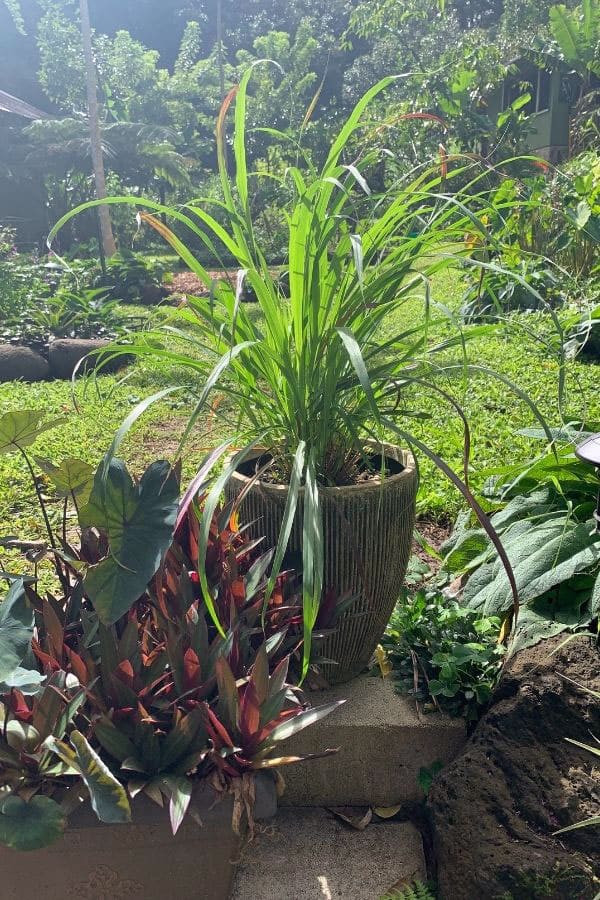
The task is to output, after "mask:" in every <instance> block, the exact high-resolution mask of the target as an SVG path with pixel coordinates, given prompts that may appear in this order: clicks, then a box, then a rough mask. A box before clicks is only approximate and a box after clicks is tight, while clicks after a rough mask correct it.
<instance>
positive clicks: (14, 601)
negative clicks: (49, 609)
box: [0, 579, 33, 683]
mask: <svg viewBox="0 0 600 900" xmlns="http://www.w3.org/2000/svg"><path fill="white" fill-rule="evenodd" d="M32 637H33V607H32V606H31V604H30V603H29V602H28V600H27V596H26V594H25V588H24V586H23V581H22V580H21V579H19V580H18V581H15V582H14V583H13V584H12V585H11V588H10V590H9V592H8V594H7V595H6V597H5V599H4V600H3V601H2V603H0V683H1V682H4V681H6V680H7V679H8V678H10V676H12V675H13V674H14V673H15V672H16V670H17V669H18V668H19V666H20V665H21V663H22V662H23V659H24V658H25V655H26V654H27V651H28V650H29V647H30V645H31V639H32Z"/></svg>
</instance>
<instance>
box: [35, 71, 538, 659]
mask: <svg viewBox="0 0 600 900" xmlns="http://www.w3.org/2000/svg"><path fill="white" fill-rule="evenodd" d="M251 75H252V70H249V71H248V72H247V73H246V74H245V75H244V77H243V78H242V80H241V83H240V85H239V86H238V87H236V88H235V89H234V90H232V91H231V92H230V94H229V95H228V96H227V98H226V99H225V101H224V103H223V107H222V109H221V112H220V115H219V118H218V123H217V150H218V165H219V173H220V180H221V188H222V195H223V200H222V201H214V200H213V201H206V202H202V201H194V202H192V203H189V204H188V205H187V206H186V207H184V208H177V209H169V208H166V207H163V206H161V205H160V204H157V203H153V202H151V201H145V200H139V199H138V198H131V197H121V198H111V199H110V201H108V202H111V203H134V204H136V205H138V206H139V207H141V208H145V209H146V210H151V211H152V213H163V214H165V215H166V216H170V217H171V219H172V220H174V222H175V227H176V229H177V230H176V231H174V230H171V229H170V228H168V227H167V226H166V225H164V224H163V222H162V221H161V220H160V219H159V218H158V217H157V216H156V215H154V214H152V213H151V212H143V213H141V215H140V218H141V220H142V221H143V222H145V223H146V224H147V225H149V226H151V227H152V228H153V229H154V230H155V231H157V232H158V233H159V234H161V235H162V236H163V237H164V238H165V240H166V241H167V242H168V243H169V244H170V245H171V246H172V248H173V249H174V250H175V251H176V252H177V253H178V254H179V256H180V257H181V259H182V260H183V262H184V263H185V264H186V265H187V266H188V267H189V268H190V269H191V270H192V271H193V272H195V273H196V275H197V276H198V278H199V279H200V281H201V282H202V283H203V284H204V285H205V286H206V288H207V289H208V291H209V293H210V296H208V297H187V298H186V300H185V302H184V303H183V305H182V307H181V308H180V309H179V310H178V311H177V312H176V313H174V315H173V319H172V320H171V321H170V322H167V323H166V324H165V326H164V328H162V330H161V331H160V332H159V333H151V334H146V335H144V336H142V337H140V339H139V340H137V341H136V342H135V343H134V345H133V346H132V347H130V348H128V352H132V353H134V354H138V355H140V356H144V355H151V356H154V357H156V358H157V359H160V360H162V361H163V363H164V364H165V365H166V364H173V365H176V366H185V367H188V368H190V369H192V370H195V371H196V372H199V373H200V374H201V375H202V376H203V378H204V387H203V388H202V390H201V391H200V392H199V394H198V396H197V398H196V401H195V403H194V408H193V412H192V414H191V416H190V420H189V426H188V429H187V432H186V436H187V434H188V433H189V432H190V431H191V429H192V428H193V427H194V424H195V423H196V422H197V421H198V420H199V418H200V417H201V416H203V415H206V414H207V413H208V412H209V411H210V409H211V405H212V409H213V411H214V412H215V414H216V415H220V414H223V415H224V416H225V418H226V419H230V418H233V419H234V420H235V422H236V425H235V428H236V443H238V444H239V445H241V446H243V447H245V449H244V450H242V451H241V452H240V453H238V454H237V455H236V457H235V459H234V460H233V462H232V463H231V465H229V466H228V467H227V469H226V471H225V474H224V476H223V479H222V480H220V481H219V482H217V485H216V487H217V488H218V489H222V488H223V485H224V484H225V481H226V480H227V477H228V475H231V473H232V472H233V471H234V470H235V468H236V467H237V466H238V465H240V464H241V463H242V462H243V460H244V459H245V457H246V456H247V455H248V454H249V453H250V452H251V451H252V449H253V448H254V447H256V446H257V445H262V446H263V447H266V448H267V451H268V454H269V455H270V456H271V458H272V467H271V472H270V474H269V477H270V478H273V479H274V480H277V481H279V482H280V483H289V491H288V495H287V504H286V508H285V513H284V522H283V527H282V529H281V533H280V537H279V541H278V545H277V548H276V552H275V560H274V562H275V566H274V569H275V571H277V569H278V567H279V565H280V564H281V561H282V559H283V556H284V553H285V549H286V546H287V544H288V540H289V537H290V533H291V529H292V523H293V521H294V516H295V513H296V508H297V506H298V498H299V491H300V488H301V487H304V501H303V504H304V505H303V508H304V512H303V516H304V520H303V521H304V525H303V607H304V626H305V643H304V649H305V653H304V671H306V670H307V668H308V665H309V660H310V635H311V629H312V628H313V626H314V624H315V622H316V620H317V616H318V611H319V604H320V600H321V594H322V587H323V553H322V546H323V521H322V512H321V504H320V498H319V489H320V488H321V487H322V486H324V485H325V486H327V485H342V484H352V483H354V482H355V481H356V480H357V479H359V478H360V477H361V476H362V477H364V470H365V469H367V471H368V470H369V468H370V467H371V469H372V463H371V462H370V460H369V458H368V455H367V453H366V451H365V441H366V440H368V439H375V440H376V441H383V439H384V437H385V436H387V437H389V436H390V435H393V436H394V438H399V439H400V440H401V441H402V442H403V443H404V444H405V445H407V446H409V447H410V448H412V449H414V450H418V451H421V452H422V453H424V454H426V455H427V456H429V457H430V458H432V459H433V460H434V461H435V462H436V464H437V465H439V466H440V467H441V468H442V469H443V471H444V472H445V473H446V474H447V475H448V476H449V477H450V478H452V480H453V481H454V483H455V484H456V485H457V487H458V488H459V489H460V490H461V491H462V492H463V494H464V495H465V496H466V497H467V499H468V501H469V502H470V503H471V505H472V506H473V508H474V509H475V511H476V514H477V515H478V517H479V518H480V520H481V522H482V527H483V528H485V529H488V531H490V535H491V539H492V541H495V542H496V544H497V546H498V551H499V553H500V554H501V556H503V551H502V548H501V545H500V544H499V543H498V542H497V540H496V537H495V535H494V533H493V531H492V530H490V527H489V523H488V522H487V519H486V517H485V515H484V513H483V511H482V510H481V509H480V508H479V506H478V504H477V503H476V501H475V498H474V497H473V496H472V494H471V492H470V490H469V488H468V483H467V477H466V476H467V470H468V457H469V452H468V447H469V443H470V442H469V435H468V426H467V423H466V421H465V420H464V415H463V413H462V411H461V409H460V407H459V406H458V404H457V403H456V402H455V400H454V399H453V398H452V396H450V394H449V393H447V390H446V384H447V379H448V378H449V377H450V378H452V377H454V376H456V375H465V374H468V373H469V371H471V370H472V369H473V368H475V369H478V367H470V366H469V365H468V362H467V360H466V357H465V352H464V346H465V341H466V339H467V337H475V336H476V335H477V334H481V333H483V332H484V331H485V330H486V329H487V328H489V327H492V326H480V328H479V330H477V329H474V330H471V331H470V332H469V334H468V335H467V334H466V333H465V332H463V331H462V330H461V328H460V326H459V325H458V324H456V333H455V334H449V335H448V337H447V338H446V339H445V340H440V341H432V340H431V338H430V330H431V328H432V326H434V325H437V324H440V323H445V324H448V323H450V324H451V325H452V324H453V319H452V315H451V314H450V313H449V312H448V310H447V309H445V308H444V307H442V306H441V305H439V304H436V303H435V302H434V301H433V299H432V298H431V295H430V284H429V276H430V275H431V274H433V273H434V272H436V271H440V270H442V269H444V268H446V267H448V266H452V265H456V263H457V260H459V259H460V260H463V261H464V263H465V265H479V264H480V263H478V262H477V260H476V259H474V258H473V257H472V254H471V253H470V251H469V250H468V248H466V247H465V244H464V235H465V234H466V233H472V232H473V231H476V232H477V234H478V235H479V236H480V239H481V242H482V243H485V242H486V241H487V239H488V233H487V229H486V226H485V217H484V216H483V215H482V214H481V213H482V208H484V207H485V206H486V203H487V202H488V201H487V199H486V198H487V193H486V189H485V184H484V181H483V180H482V179H483V178H484V176H483V175H482V173H481V172H478V173H477V174H475V175H474V174H473V171H472V167H473V162H472V160H466V161H464V160H463V161H459V162H458V165H457V167H456V168H455V169H453V170H452V171H450V168H449V161H448V158H447V155H446V154H445V152H442V153H441V157H440V160H439V162H438V163H437V164H436V166H435V167H434V168H425V167H424V168H423V169H422V170H421V171H419V172H418V173H417V174H416V176H415V174H414V173H413V174H412V175H411V176H410V178H409V179H408V180H407V181H406V182H404V183H401V184H395V185H394V187H393V189H392V190H390V191H389V192H388V193H386V194H384V195H375V194H374V193H373V192H372V191H371V188H370V187H369V175H370V173H371V172H372V171H373V169H374V167H375V166H376V164H377V163H378V162H379V151H373V150H372V149H368V150H367V151H366V152H362V151H361V150H360V148H359V145H360V141H359V133H360V132H361V129H363V126H364V127H367V142H368V129H369V127H371V126H368V125H367V126H365V123H364V122H363V117H364V115H365V113H366V111H367V109H368V106H369V103H370V102H371V101H372V100H374V99H375V98H376V97H377V96H378V95H380V94H381V92H382V91H383V90H384V89H386V88H387V87H389V86H390V85H392V84H393V83H394V81H395V79H394V78H393V77H390V78H386V79H384V80H383V81H381V82H379V83H378V84H377V85H375V86H374V87H373V88H372V89H371V90H370V91H368V92H367V94H366V95H365V96H364V97H363V98H362V99H361V100H360V101H359V103H358V104H357V106H356V108H355V109H354V111H353V112H352V113H351V115H350V117H349V118H348V120H347V122H346V124H345V125H344V126H343V128H342V129H341V131H340V133H339V135H338V136H337V137H336V139H335V140H334V141H333V143H332V145H331V148H330V151H329V154H328V156H327V159H326V160H325V162H324V164H323V166H322V168H321V169H320V170H317V169H316V168H315V167H314V166H313V165H312V164H311V162H310V160H309V159H308V158H306V159H305V160H304V163H305V164H304V165H303V166H302V167H300V165H290V167H289V168H288V169H287V171H286V174H285V181H286V183H287V184H289V185H291V186H292V187H293V189H294V200H293V202H292V203H291V206H290V207H289V209H288V210H287V216H288V259H287V269H288V273H289V278H288V279H287V280H288V281H289V291H287V290H286V291H285V292H284V291H283V290H282V288H281V281H280V278H279V276H278V275H277V274H275V273H273V271H272V270H271V268H270V267H269V264H268V261H267V259H266V256H265V254H264V252H263V250H262V249H261V247H260V246H259V243H258V241H257V232H256V230H255V227H254V224H253V220H252V213H251V195H252V185H253V181H252V179H253V178H255V177H258V175H255V174H251V173H250V172H249V165H248V158H247V153H246V136H247V127H246V108H247V102H248V99H249V85H250V80H251ZM315 102H316V101H315ZM234 103H235V132H234V136H233V157H234V159H233V165H232V169H234V171H235V175H234V176H231V175H230V174H229V168H228V162H227V148H228V138H227V133H226V132H227V127H226V125H227V116H228V113H229V111H230V108H231V107H232V106H233V105H234ZM311 109H312V107H311ZM310 112H311V110H309V112H308V114H307V120H308V118H309V117H310ZM407 118H426V116H425V115H424V114H418V115H416V114H415V115H411V116H408V117H407ZM271 133H272V134H273V135H274V136H275V138H276V139H278V140H280V141H283V142H287V143H288V144H289V141H290V138H289V136H288V135H285V134H281V133H277V132H274V131H273V132H271ZM301 137H302V135H300V138H299V140H298V143H297V145H296V143H295V142H293V146H292V150H293V155H297V158H298V159H302V158H303V151H302V147H301ZM363 138H364V134H363ZM486 177H487V173H486ZM411 179H412V180H411ZM467 182H468V183H467ZM465 184H466V186H465ZM453 185H454V191H453V193H449V192H448V191H449V190H450V189H451V187H452V186H453ZM461 185H462V187H461ZM211 203H212V205H213V206H215V207H216V211H215V213H214V215H213V214H212V212H211V210H210V206H211ZM503 203H504V201H502V200H501V199H498V201H497V210H496V211H497V212H501V211H502V209H503V208H508V206H507V205H506V204H504V206H503ZM93 205H95V204H94V203H91V204H86V205H85V206H82V207H80V208H79V210H75V211H74V212H72V213H69V214H68V215H67V216H65V217H64V218H63V219H62V220H61V221H60V222H59V223H57V225H56V226H55V228H54V229H53V231H52V233H51V235H50V240H51V239H52V237H53V236H54V235H55V234H56V232H57V231H58V230H59V229H60V228H61V227H62V226H63V225H64V224H65V222H66V221H68V219H70V218H71V217H72V216H73V215H75V214H77V212H79V211H80V210H83V209H86V208H88V207H89V206H93ZM513 205H514V200H513V199H511V200H510V206H511V208H512V206H513ZM223 220H225V221H226V225H222V224H221V222H222V221H223ZM184 231H185V232H187V234H188V235H189V236H190V238H191V239H192V240H193V241H195V242H198V241H199V242H200V243H201V244H202V245H203V246H204V247H206V248H207V249H208V250H209V252H210V254H211V255H212V257H213V258H214V259H215V261H218V260H219V259H220V254H221V252H223V251H226V253H227V256H228V257H229V258H231V257H233V258H234V259H235V260H236V262H237V265H238V269H239V270H238V272H237V276H235V277H233V278H232V279H229V278H222V279H217V280H214V279H213V277H212V275H211V273H210V272H209V271H208V270H207V269H206V268H205V267H204V266H203V265H201V264H200V262H199V261H198V259H197V258H196V257H195V256H194V254H193V252H192V250H191V249H190V248H189V247H188V246H186V243H185V241H184V239H182V238H181V237H180V236H179V235H180V234H181V233H182V232H184ZM461 248H462V249H461ZM481 264H482V265H483V263H481ZM487 265H488V268H493V265H492V264H487ZM245 286H250V288H251V289H252V290H253V291H254V293H255V295H256V298H257V301H258V306H259V313H260V317H259V318H258V317H257V316H256V315H255V314H253V313H252V312H249V311H248V310H247V309H246V308H245V306H244V305H243V304H242V302H241V300H242V296H243V292H244V288H245ZM414 303H420V304H422V308H423V319H422V323H421V324H420V325H417V326H411V327H409V328H406V329H402V328H401V329H400V330H399V331H397V332H395V331H391V330H389V329H388V330H386V322H387V320H388V318H389V317H390V314H392V313H395V312H397V310H398V309H400V308H401V307H402V306H403V305H405V304H414ZM175 341H176V345H177V349H173V343H174V342H175ZM186 347H187V348H189V349H185V348H186ZM453 353H455V354H456V358H453ZM478 370H479V369H478ZM479 371H480V370H479ZM441 379H444V388H442V387H441V386H440V382H441ZM216 391H218V392H220V394H221V398H217V400H214V401H213V398H212V395H213V394H214V393H215V392H216ZM415 391H426V392H429V393H431V392H433V394H434V395H435V396H437V397H438V399H439V400H440V402H442V403H444V404H447V405H448V406H449V408H450V409H451V410H452V411H453V412H454V413H456V414H458V415H459V416H460V417H461V418H462V420H463V421H464V425H465V446H466V448H467V449H466V452H465V479H464V481H462V480H461V479H460V478H458V477H457V476H456V475H455V474H454V473H453V472H451V471H450V470H449V469H448V466H447V465H446V464H445V463H444V462H443V461H442V460H441V459H440V458H439V457H438V456H437V455H436V454H435V452H434V451H432V450H431V449H430V448H429V447H428V446H427V445H426V444H425V443H423V442H422V441H421V440H419V439H418V438H417V437H416V436H415V435H414V434H412V433H411V429H410V413H408V412H407V410H408V404H407V401H406V399H405V398H406V396H407V394H410V393H414V392H415ZM223 395H224V396H225V398H226V400H225V401H224V402H221V399H222V397H223ZM227 400H228V401H229V402H227ZM232 407H233V411H232ZM534 412H536V411H535V409H534ZM405 413H406V414H405ZM413 414H414V413H413ZM536 414H537V412H536ZM184 439H185V438H184ZM217 493H218V491H217V492H216V493H214V494H212V495H211V498H210V503H209V504H208V507H209V510H210V514H212V507H213V505H214V504H216V498H217ZM503 558H504V560H505V562H507V561H506V558H505V557H504V556H503ZM272 587H273V579H271V581H270V583H269V587H268V590H267V597H268V596H269V593H270V591H271V589H272ZM515 595H516V591H515ZM205 596H206V591H205ZM215 623H216V624H217V626H218V628H219V629H221V628H222V625H221V623H220V622H218V620H216V619H215Z"/></svg>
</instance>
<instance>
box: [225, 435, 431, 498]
mask: <svg viewBox="0 0 600 900" xmlns="http://www.w3.org/2000/svg"><path fill="white" fill-rule="evenodd" d="M363 446H364V447H365V448H367V447H369V448H370V447H372V448H373V449H379V450H383V454H384V456H385V457H389V458H390V459H393V460H395V461H396V462H401V463H402V465H403V466H404V468H403V469H402V471H401V472H396V473H395V474H393V475H389V476H388V477H387V478H384V479H383V481H377V482H373V481H371V482H369V481H363V482H360V483H359V484H342V485H326V486H323V485H319V493H324V494H329V495H336V496H339V495H340V494H342V495H344V494H350V493H353V492H358V491H362V492H363V493H364V492H365V491H370V492H371V491H378V490H381V489H382V488H385V487H387V486H391V485H396V484H398V483H399V482H400V481H403V480H404V481H406V480H409V479H410V480H413V479H416V477H417V464H416V462H415V458H414V455H413V453H412V452H411V451H410V450H404V449H403V448H402V447H398V446H397V445H396V444H390V443H388V442H387V441H383V442H380V441H374V440H368V441H365V442H364V445H363ZM266 449H267V448H266V447H256V448H255V449H254V450H253V451H252V453H250V454H248V456H247V457H246V461H248V460H252V459H256V458H257V457H259V456H262V454H263V453H264V452H265V450H266ZM388 451H393V452H392V453H389V452H388ZM235 455H236V454H235V453H231V454H229V459H230V460H231V459H233V458H234V457H235ZM231 478H232V480H235V481H238V483H239V482H241V483H242V484H243V485H248V484H249V482H251V481H252V480H253V476H251V475H244V473H243V472H239V471H238V470H237V469H236V470H235V471H234V472H233V473H232V476H231ZM255 485H256V487H260V489H261V490H264V491H269V492H273V493H281V494H282V493H287V491H288V490H289V484H275V483H273V482H271V481H261V480H260V479H258V480H256V481H255ZM303 492H304V486H302V487H301V488H300V494H302V493H303Z"/></svg>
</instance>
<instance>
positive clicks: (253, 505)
mask: <svg viewBox="0 0 600 900" xmlns="http://www.w3.org/2000/svg"><path fill="white" fill-rule="evenodd" d="M372 447H373V452H374V453H380V451H381V448H380V445H375V444H374V445H372ZM384 454H385V457H386V460H387V461H388V468H389V470H390V472H391V474H390V475H388V476H387V477H386V478H385V479H384V480H383V481H382V482H377V481H372V482H364V483H361V484H356V485H350V486H348V487H324V488H321V491H320V497H321V504H322V509H323V522H324V540H325V547H324V556H325V579H324V585H325V588H326V589H328V588H332V589H334V590H335V591H336V593H337V594H338V596H342V595H348V594H350V595H352V596H357V600H356V601H355V602H354V603H353V604H352V606H351V607H350V608H349V609H348V610H347V611H346V612H345V613H344V614H343V616H342V618H341V620H340V621H339V622H338V626H337V629H336V632H335V634H333V635H332V636H331V637H328V638H327V639H326V641H325V642H324V644H323V646H322V652H321V655H322V656H323V657H325V658H326V659H331V660H335V662H336V663H337V665H326V666H325V667H324V674H325V677H326V678H327V679H328V681H329V682H330V683H332V684H335V683H341V682H344V681H349V680H350V679H351V678H353V677H354V676H356V675H358V674H359V673H360V672H361V671H362V670H363V669H364V667H365V666H366V665H367V664H368V663H369V660H370V658H371V656H372V653H373V650H374V649H375V647H376V646H377V644H378V642H379V640H380V639H381V635H382V634H383V632H384V630H385V627H386V625H387V623H388V620H389V618H390V616H391V614H392V611H393V609H394V605H395V603H396V601H397V600H398V597H399V594H400V589H401V587H402V583H403V581H404V576H405V574H406V567H407V565H408V560H409V556H410V550H411V543H412V537H413V530H414V524H415V500H416V494H417V473H416V468H415V461H414V459H413V457H412V454H410V453H408V452H406V451H404V450H400V449H399V448H398V447H394V446H391V445H385V446H384ZM260 455H261V454H260V452H257V453H256V455H255V457H254V461H256V459H257V458H259V457H260ZM253 467H254V466H253V462H252V460H250V463H248V462H247V463H246V464H245V467H244V468H245V471H246V472H248V473H249V469H253ZM251 480H252V479H251V476H250V474H244V473H243V472H236V473H235V474H234V476H233V478H232V479H231V480H230V482H229V485H228V487H227V489H226V493H227V497H228V499H233V497H236V496H237V495H238V494H239V493H240V492H241V491H243V490H244V489H246V490H247V493H246V495H245V497H244V499H243V500H242V503H241V506H240V514H241V517H242V521H243V522H244V523H248V522H249V523H251V524H250V527H249V529H248V534H249V536H250V537H252V538H258V537H265V538H266V545H267V546H272V547H274V546H275V545H276V543H277V539H278V536H279V532H280V529H281V524H282V520H283V511H284V508H285V502H286V498H287V491H288V489H287V487H286V486H282V485H276V484H270V483H268V482H263V481H256V482H255V483H254V484H252V485H250V486H249V482H250V481H251ZM288 549H289V550H290V551H292V552H298V553H299V552H301V549H302V491H301V494H300V497H299V501H298V509H297V512H296V519H295V522H294V526H293V529H292V534H291V537H290V544H289V548H288Z"/></svg>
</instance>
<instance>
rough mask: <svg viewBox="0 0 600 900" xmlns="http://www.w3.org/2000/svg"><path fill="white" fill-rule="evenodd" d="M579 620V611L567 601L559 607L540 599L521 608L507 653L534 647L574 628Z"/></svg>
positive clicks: (542, 598)
mask: <svg viewBox="0 0 600 900" xmlns="http://www.w3.org/2000/svg"><path fill="white" fill-rule="evenodd" d="M588 618H589V617H588ZM580 619H581V614H580V609H579V608H578V607H576V606H575V607H573V606H572V605H570V604H569V602H568V601H567V602H566V603H563V604H562V605H559V604H558V603H553V602H552V601H549V600H547V599H546V598H545V597H540V598H539V600H534V602H533V603H531V604H529V605H528V606H523V607H521V611H520V613H519V618H518V621H517V626H516V629H515V633H514V636H513V639H512V641H511V643H510V648H509V652H510V653H511V654H514V653H517V652H518V651H520V650H525V649H526V648H527V647H534V646H535V645H536V644H539V643H540V641H543V640H547V639H548V638H552V637H556V635H558V634H562V633H563V632H564V631H568V630H569V629H572V628H574V627H576V626H577V625H578V624H579V623H580Z"/></svg>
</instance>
